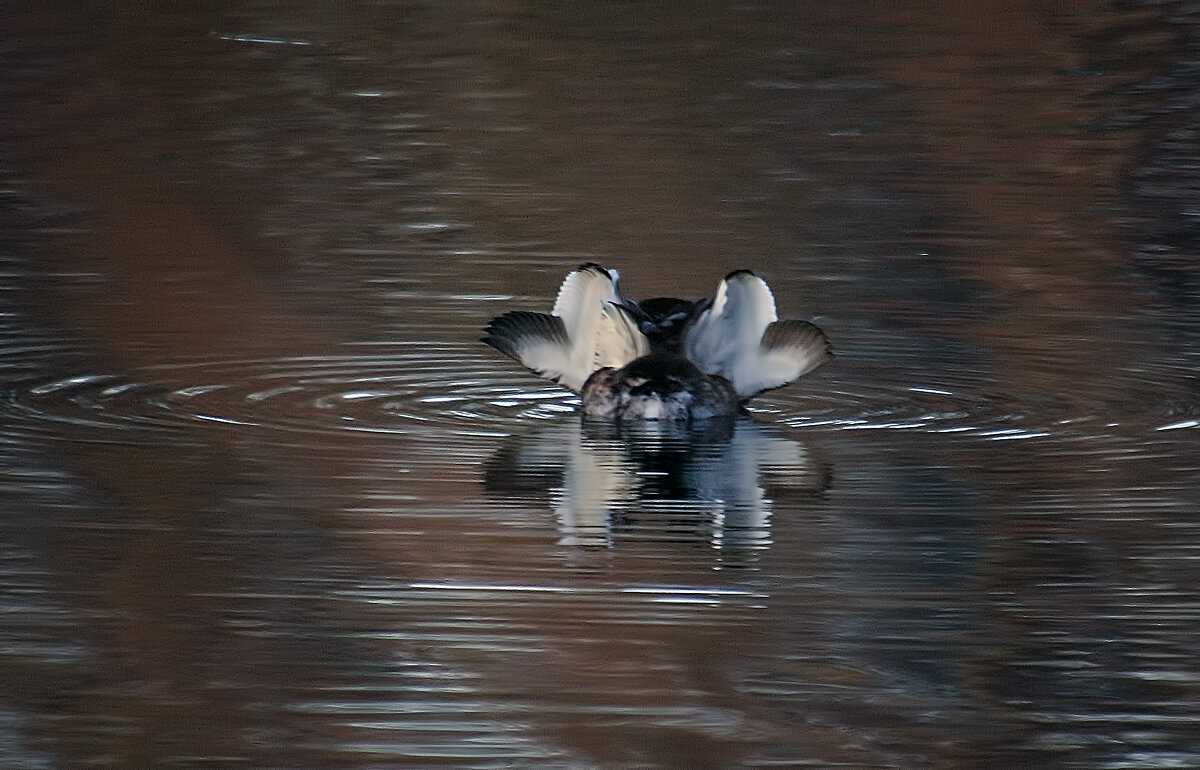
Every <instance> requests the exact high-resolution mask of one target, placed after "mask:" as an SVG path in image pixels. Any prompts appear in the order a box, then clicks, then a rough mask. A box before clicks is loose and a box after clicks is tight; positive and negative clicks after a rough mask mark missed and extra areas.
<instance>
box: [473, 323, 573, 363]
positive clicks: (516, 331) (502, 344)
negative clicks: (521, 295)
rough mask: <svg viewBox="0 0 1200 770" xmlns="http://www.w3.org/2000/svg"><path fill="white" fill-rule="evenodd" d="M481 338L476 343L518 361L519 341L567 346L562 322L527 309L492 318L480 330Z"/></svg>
mask: <svg viewBox="0 0 1200 770" xmlns="http://www.w3.org/2000/svg"><path fill="white" fill-rule="evenodd" d="M483 335H484V336H483V337H482V338H481V339H480V342H482V343H483V344H485V345H490V346H491V347H493V348H495V349H496V350H499V351H500V352H501V353H503V354H504V355H506V356H511V357H512V358H515V359H517V360H518V361H519V360H520V359H521V356H520V349H521V343H522V342H523V341H526V340H529V339H541V340H548V341H550V342H554V343H558V344H561V345H566V344H567V343H568V340H567V331H566V329H565V328H563V324H562V319H560V318H557V317H555V316H552V315H550V314H548V313H535V312H533V311H530V310H510V311H508V312H507V313H505V314H504V315H498V316H496V317H495V318H493V319H492V320H491V321H489V322H488V325H487V326H485V327H484V328H483Z"/></svg>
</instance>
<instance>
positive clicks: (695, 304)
mask: <svg viewBox="0 0 1200 770" xmlns="http://www.w3.org/2000/svg"><path fill="white" fill-rule="evenodd" d="M619 280H620V274H619V273H618V272H617V271H616V270H612V269H608V268H604V267H601V266H600V265H598V264H596V263H594V262H588V263H585V264H583V265H580V266H579V267H577V268H575V269H574V270H572V271H571V272H570V273H568V274H567V277H566V278H565V279H564V280H563V282H562V286H561V287H559V290H558V296H557V297H556V298H555V300H554V307H553V308H552V309H551V311H550V312H549V313H540V312H535V311H529V310H510V311H509V312H507V313H504V314H503V315H499V316H497V317H495V318H493V319H492V320H491V322H489V323H488V325H487V326H486V327H485V328H484V336H483V338H482V341H483V342H484V343H485V344H487V345H490V346H491V347H493V348H495V349H496V350H498V351H500V352H501V353H503V354H505V355H507V356H509V357H511V358H513V359H515V360H516V361H518V362H520V363H521V364H523V365H524V366H525V367H526V368H528V369H529V370H531V371H532V372H534V373H535V374H537V375H538V376H540V377H544V378H546V379H548V380H552V381H553V382H557V383H559V384H560V385H563V386H565V387H567V388H570V389H571V390H573V391H575V392H576V393H578V394H579V396H580V399H581V402H582V406H583V411H584V414H586V415H588V416H590V417H597V418H608V419H616V420H637V419H644V420H697V419H707V418H712V417H724V416H729V415H732V414H736V413H737V412H738V411H740V410H741V409H742V407H743V405H744V404H745V403H746V402H747V401H748V400H749V399H750V398H751V397H753V396H755V395H756V394H758V393H761V392H763V391H765V390H771V389H773V388H778V387H782V386H784V385H787V384H788V383H791V382H793V381H795V380H796V379H798V378H800V377H802V376H803V375H805V374H808V373H809V372H811V371H813V370H814V369H816V368H817V367H819V366H821V365H822V364H824V363H826V362H827V361H829V360H830V359H831V358H832V357H833V352H832V349H831V347H830V344H829V341H828V339H826V337H825V333H824V332H823V331H821V329H819V328H818V327H817V326H815V325H814V324H811V323H809V322H807V321H797V320H791V319H786V320H780V319H779V317H778V315H777V313H776V309H775V297H774V295H773V294H772V293H771V289H770V287H769V286H767V283H766V281H764V280H763V279H762V278H760V277H759V276H757V275H755V274H754V273H753V272H752V271H750V270H735V271H733V272H732V273H730V274H729V275H727V276H725V278H723V279H722V280H721V282H720V283H719V284H718V285H717V290H716V291H715V292H714V293H713V294H712V296H710V297H707V298H704V299H701V300H696V301H689V300H683V299H676V298H673V297H655V298H653V299H648V300H644V301H641V302H636V301H634V300H631V299H626V298H625V297H623V296H622V295H621V291H620V287H619V285H618V284H619Z"/></svg>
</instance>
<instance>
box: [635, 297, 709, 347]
mask: <svg viewBox="0 0 1200 770" xmlns="http://www.w3.org/2000/svg"><path fill="white" fill-rule="evenodd" d="M621 308H622V309H623V310H625V312H627V313H628V314H629V317H630V318H632V319H633V321H634V323H636V324H637V327H638V330H639V331H640V332H641V333H642V334H644V335H646V339H647V340H649V342H650V349H651V350H653V351H662V352H666V353H678V352H680V350H681V349H682V347H683V330H684V328H685V327H686V326H687V323H688V321H689V320H691V317H692V314H693V313H694V312H695V310H696V303H695V302H690V301H688V300H686V299H676V298H675V297H655V298H653V299H648V300H644V301H642V302H636V303H635V302H626V303H625V304H623V305H621Z"/></svg>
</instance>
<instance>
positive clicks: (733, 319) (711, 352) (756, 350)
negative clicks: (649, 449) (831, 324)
mask: <svg viewBox="0 0 1200 770" xmlns="http://www.w3.org/2000/svg"><path fill="white" fill-rule="evenodd" d="M705 304H706V305H707V306H706V307H703V309H702V310H700V312H699V313H698V314H697V315H696V318H695V320H694V321H693V322H692V324H691V326H690V327H689V328H688V329H687V331H686V332H685V335H684V353H685V354H686V355H687V357H688V358H689V359H691V361H692V363H694V364H696V366H697V367H699V368H700V369H701V371H704V372H706V373H708V374H719V375H721V376H722V377H724V378H725V379H727V380H729V381H730V382H731V383H732V384H733V388H734V390H736V391H737V393H738V395H739V396H741V397H742V398H750V397H751V396H753V395H754V394H755V393H759V392H761V391H764V390H769V389H771V388H778V387H780V386H781V385H786V384H788V383H789V382H792V381H793V380H795V379H797V378H799V377H801V376H803V375H805V374H808V373H809V372H811V371H812V370H813V369H816V368H817V367H818V366H820V365H821V364H823V363H825V362H826V361H828V360H829V359H830V358H831V357H832V355H833V354H832V353H831V352H830V349H829V341H828V340H827V339H826V338H825V334H824V333H823V332H822V331H821V330H820V329H818V328H817V327H816V326H814V325H813V324H810V323H808V322H806V321H787V320H785V321H780V320H778V316H777V315H776V312H775V297H774V295H772V294H771V289H770V287H768V286H767V283H766V281H764V280H763V279H761V278H759V277H758V276H757V275H755V274H754V273H752V272H750V271H749V270H738V271H736V272H733V273H730V274H729V275H727V276H726V277H725V279H724V280H723V281H721V283H720V285H719V286H718V287H717V292H716V294H714V295H713V296H712V298H711V299H710V300H708V301H707V303H705Z"/></svg>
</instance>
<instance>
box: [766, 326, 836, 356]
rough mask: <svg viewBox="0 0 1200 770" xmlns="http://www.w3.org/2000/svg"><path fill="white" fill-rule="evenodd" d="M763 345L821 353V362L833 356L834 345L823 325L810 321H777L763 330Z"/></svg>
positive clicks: (769, 348)
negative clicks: (823, 329)
mask: <svg viewBox="0 0 1200 770" xmlns="http://www.w3.org/2000/svg"><path fill="white" fill-rule="evenodd" d="M762 344H763V347H765V348H767V349H768V350H771V349H774V348H794V349H798V350H804V351H806V352H813V353H820V354H821V356H822V358H821V363H825V362H826V361H828V360H829V359H831V358H833V345H831V344H830V343H829V338H828V337H826V336H825V332H823V331H821V327H819V326H817V325H816V324H811V323H809V322H808V321H792V320H784V321H775V322H774V323H772V324H770V325H769V326H767V330H766V331H765V332H763V338H762Z"/></svg>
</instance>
